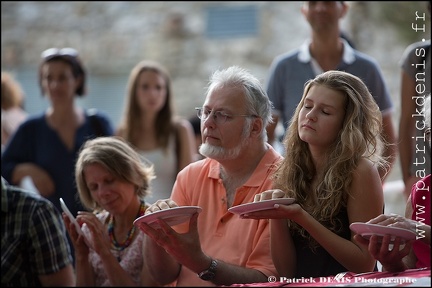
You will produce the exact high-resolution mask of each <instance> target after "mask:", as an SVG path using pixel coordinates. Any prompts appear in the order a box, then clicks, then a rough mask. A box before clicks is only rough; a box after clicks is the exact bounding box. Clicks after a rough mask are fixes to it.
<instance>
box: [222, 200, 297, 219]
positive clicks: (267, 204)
mask: <svg viewBox="0 0 432 288" xmlns="http://www.w3.org/2000/svg"><path fill="white" fill-rule="evenodd" d="M294 201H295V199H294V198H277V199H270V200H263V201H259V202H250V203H246V204H241V205H237V206H233V207H231V208H229V209H228V211H229V212H231V213H233V214H239V215H241V214H245V213H250V212H256V211H262V210H269V209H274V205H275V204H281V205H289V204H292V203H293V202H294Z"/></svg>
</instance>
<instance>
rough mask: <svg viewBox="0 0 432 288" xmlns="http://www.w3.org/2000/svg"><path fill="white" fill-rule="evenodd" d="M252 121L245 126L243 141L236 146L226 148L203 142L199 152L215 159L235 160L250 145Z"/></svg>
mask: <svg viewBox="0 0 432 288" xmlns="http://www.w3.org/2000/svg"><path fill="white" fill-rule="evenodd" d="M250 127H251V125H250V123H247V125H245V127H244V128H243V131H242V135H241V139H242V140H241V141H240V143H239V144H238V145H237V146H235V147H234V148H224V147H221V146H214V145H211V144H208V143H202V144H201V146H200V147H199V153H200V154H201V155H203V156H205V157H208V158H211V159H215V160H233V159H236V158H238V157H239V155H240V153H241V151H242V150H243V149H246V147H247V146H248V145H249V142H250V141H249V138H248V136H249V130H250Z"/></svg>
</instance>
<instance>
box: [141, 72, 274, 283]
mask: <svg viewBox="0 0 432 288" xmlns="http://www.w3.org/2000/svg"><path fill="white" fill-rule="evenodd" d="M206 95H207V96H206V99H205V102H204V105H203V106H202V107H199V108H196V110H197V115H198V117H199V118H200V119H201V134H202V145H201V146H200V149H199V152H200V153H201V154H202V155H203V156H205V157H206V158H205V159H202V160H199V161H197V162H194V163H191V164H190V165H189V166H187V167H186V168H184V169H183V170H182V171H180V173H179V174H178V176H177V180H176V183H175V184H174V187H173V191H172V194H171V197H170V198H169V199H163V200H158V201H157V202H156V203H154V204H153V205H151V206H150V207H149V208H148V209H147V210H146V215H149V214H150V213H153V212H157V211H160V210H165V209H173V208H176V207H178V206H199V207H201V208H202V210H201V212H200V213H194V214H193V215H192V217H191V218H190V220H189V221H186V222H184V223H182V224H179V225H176V226H174V227H170V226H169V223H167V221H164V220H162V219H159V220H157V222H156V223H157V224H158V225H159V227H158V228H155V227H154V226H153V227H152V226H150V225H148V224H146V223H140V224H139V227H140V229H141V230H142V231H144V233H145V234H147V235H146V240H145V241H144V247H143V249H144V257H145V258H146V259H147V261H145V262H146V263H147V266H146V267H145V269H146V271H143V272H144V273H151V275H152V276H153V278H154V279H155V280H156V281H158V282H159V284H161V285H166V284H170V283H174V284H176V285H177V286H215V285H231V284H234V283H256V282H267V279H268V277H270V276H275V277H278V275H277V272H276V269H275V267H274V265H273V262H272V260H271V253H270V243H269V241H270V235H269V225H268V220H266V219H263V220H259V221H256V220H245V219H241V218H240V217H239V216H238V215H234V214H231V213H230V212H229V211H228V209H229V208H230V207H232V206H237V205H240V204H244V203H249V202H253V199H254V196H255V194H258V193H260V192H261V191H264V190H267V189H270V188H271V186H272V179H271V175H272V174H273V171H274V168H275V166H276V164H277V163H278V162H279V161H280V160H282V156H281V155H280V154H278V153H277V152H276V151H275V150H274V149H273V148H272V147H271V146H270V145H269V144H268V143H267V134H266V126H267V124H268V123H269V122H270V121H271V113H272V111H271V109H272V105H271V102H270V100H269V98H268V97H267V94H266V92H265V91H264V89H263V87H262V85H261V83H260V82H259V80H258V79H257V78H255V77H254V76H253V75H251V74H250V73H249V72H247V71H246V70H244V69H242V68H240V67H237V66H232V67H229V68H227V69H224V70H218V71H216V72H214V73H213V75H212V76H211V78H210V83H209V87H208V89H207V93H206ZM172 212H175V211H172Z"/></svg>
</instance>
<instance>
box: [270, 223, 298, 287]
mask: <svg viewBox="0 0 432 288" xmlns="http://www.w3.org/2000/svg"><path fill="white" fill-rule="evenodd" d="M270 249H271V255H272V259H273V263H274V265H275V267H276V270H277V271H278V273H279V275H281V276H282V275H283V276H284V277H288V278H290V277H294V275H295V271H296V262H297V260H296V257H297V256H296V250H295V247H294V242H293V239H292V238H291V234H290V231H289V228H288V225H287V221H286V219H270Z"/></svg>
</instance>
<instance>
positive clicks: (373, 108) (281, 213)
mask: <svg viewBox="0 0 432 288" xmlns="http://www.w3.org/2000/svg"><path fill="white" fill-rule="evenodd" d="M381 128H382V124H381V113H380V111H379V108H378V106H377V105H376V103H375V101H374V99H373V98H372V95H371V94H370V93H369V91H368V89H367V87H366V86H365V84H364V83H363V82H362V81H361V80H360V78H358V77H356V76H354V75H352V74H349V73H346V72H341V71H327V72H325V73H322V74H320V75H318V76H317V77H316V78H315V79H313V80H309V81H308V82H307V83H306V86H305V89H304V93H303V97H302V99H301V102H300V103H299V105H298V107H297V109H296V111H295V114H294V116H293V118H292V120H291V123H290V126H289V128H288V131H287V133H286V136H285V140H284V145H285V149H286V151H285V152H286V157H285V159H284V161H283V162H282V163H281V165H280V166H279V167H278V170H277V171H276V173H275V175H274V188H275V189H274V190H268V191H264V192H262V193H261V194H258V195H257V196H256V197H255V200H254V201H262V200H266V199H272V198H283V197H290V198H295V203H294V204H291V205H278V204H276V205H275V209H272V210H266V211H259V212H253V213H248V214H243V215H242V217H243V218H247V219H251V218H252V219H262V218H269V219H271V220H270V230H271V253H272V258H273V262H274V264H275V266H276V268H277V270H278V272H279V274H280V275H281V276H285V277H296V278H301V277H321V276H331V275H336V274H338V273H339V272H343V271H352V272H356V273H360V272H366V271H372V270H374V267H376V266H375V264H376V261H375V260H374V259H373V257H371V255H370V254H369V253H368V251H367V249H365V248H363V247H360V246H359V245H357V243H356V242H355V241H354V240H353V236H354V233H352V232H351V231H350V228H349V225H350V224H351V223H352V222H358V221H359V222H365V221H367V220H369V219H371V218H373V217H376V216H378V215H379V214H381V213H382V212H383V209H384V200H383V190H382V184H381V180H380V175H379V173H378V168H379V167H380V166H381V167H383V166H385V165H386V163H387V162H386V161H385V160H384V159H382V158H380V156H379V155H381V154H380V151H381V149H382V148H383V143H382V140H381V139H380V132H381ZM384 168H385V167H384Z"/></svg>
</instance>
